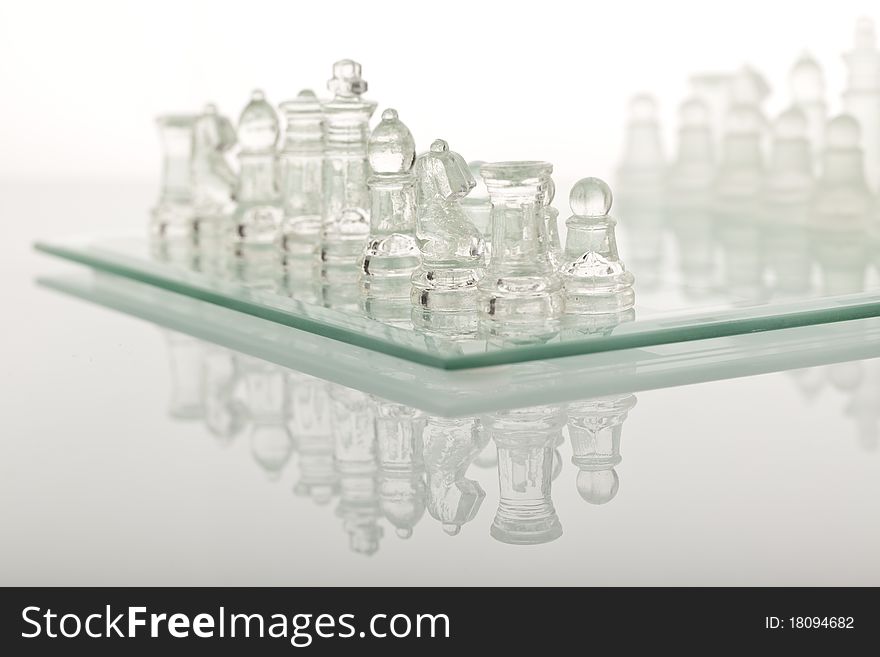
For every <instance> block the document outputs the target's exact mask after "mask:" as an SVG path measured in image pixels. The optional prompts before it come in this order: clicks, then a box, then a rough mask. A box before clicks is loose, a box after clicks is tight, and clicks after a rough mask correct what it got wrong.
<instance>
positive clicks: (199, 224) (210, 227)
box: [192, 104, 238, 250]
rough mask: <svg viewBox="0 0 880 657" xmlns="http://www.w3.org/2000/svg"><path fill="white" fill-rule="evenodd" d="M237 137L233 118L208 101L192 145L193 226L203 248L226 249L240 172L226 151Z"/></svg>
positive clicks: (195, 127)
mask: <svg viewBox="0 0 880 657" xmlns="http://www.w3.org/2000/svg"><path fill="white" fill-rule="evenodd" d="M235 141H236V135H235V128H234V127H233V126H232V123H231V122H230V121H229V119H228V118H226V117H225V116H223V115H221V114H220V113H219V112H218V111H217V107H216V106H214V105H212V104H208V105H206V106H205V108H204V109H203V110H202V113H201V114H200V115H199V116H198V118H197V119H196V120H195V123H194V125H193V145H192V190H193V214H194V218H193V228H194V232H195V238H196V240H197V241H198V243H199V245H200V247H201V248H209V249H217V250H220V249H222V247H223V244H222V241H223V238H225V237H226V233H227V231H228V229H229V221H230V217H231V215H232V213H233V211H234V209H235V201H234V199H233V196H234V194H235V186H236V184H237V182H238V176H236V174H235V171H233V169H232V167H231V166H230V165H229V162H228V161H227V159H226V154H227V153H228V151H229V150H230V149H231V148H232V147H233V146H235Z"/></svg>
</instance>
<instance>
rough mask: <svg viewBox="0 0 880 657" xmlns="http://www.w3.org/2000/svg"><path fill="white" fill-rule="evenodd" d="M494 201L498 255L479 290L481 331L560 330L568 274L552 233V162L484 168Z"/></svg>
mask: <svg viewBox="0 0 880 657" xmlns="http://www.w3.org/2000/svg"><path fill="white" fill-rule="evenodd" d="M480 171H481V175H482V177H483V180H484V181H485V182H486V187H487V188H488V190H489V198H490V200H491V203H492V235H493V239H492V258H491V259H490V260H489V264H488V266H487V267H486V274H485V276H484V277H483V278H482V279H480V282H479V283H478V284H477V288H478V290H479V304H480V305H479V317H480V331H481V332H482V333H483V334H484V335H486V336H487V337H497V338H502V339H504V340H523V341H525V342H531V341H539V340H547V339H550V338H553V337H555V336H557V335H558V333H559V328H560V320H561V319H562V313H563V310H564V306H563V304H564V297H563V291H562V277H561V276H560V275H559V272H558V270H557V268H556V267H555V266H554V258H553V256H552V255H551V248H552V245H551V242H550V237H549V236H548V235H547V216H548V215H547V210H546V208H547V204H546V203H545V198H546V197H547V194H548V193H549V192H551V191H552V189H553V188H552V180H551V178H550V175H551V174H552V173H553V165H552V164H550V163H549V162H536V161H522V162H495V163H492V164H484V165H483V166H482V168H481V169H480Z"/></svg>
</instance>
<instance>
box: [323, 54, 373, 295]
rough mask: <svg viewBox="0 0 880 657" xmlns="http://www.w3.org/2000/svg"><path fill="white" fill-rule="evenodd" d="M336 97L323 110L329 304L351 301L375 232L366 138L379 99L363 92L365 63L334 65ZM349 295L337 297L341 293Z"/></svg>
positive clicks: (332, 87) (332, 88)
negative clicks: (359, 266)
mask: <svg viewBox="0 0 880 657" xmlns="http://www.w3.org/2000/svg"><path fill="white" fill-rule="evenodd" d="M327 88H328V89H329V90H330V91H331V92H333V94H334V96H333V99H332V100H329V101H326V102H324V103H323V104H322V108H323V111H324V176H323V185H324V209H323V212H324V214H323V219H322V237H321V240H322V241H321V261H322V273H323V276H324V277H325V279H326V282H327V287H326V289H325V293H326V295H327V298H326V299H325V303H326V304H327V305H330V306H335V305H340V304H348V303H349V302H350V301H351V300H350V299H349V298H348V297H347V296H346V295H345V291H346V290H345V289H346V288H354V294H355V297H354V303H355V304H356V303H357V289H356V287H354V285H353V283H354V281H355V279H356V277H357V269H356V265H357V261H358V258H359V257H360V255H361V250H362V249H363V246H364V242H366V240H367V236H368V235H369V232H370V209H369V208H370V195H369V191H368V189H367V178H368V177H369V175H370V165H369V163H368V162H367V139H368V137H369V134H370V117H371V116H372V115H373V112H374V111H376V103H375V102H373V101H369V100H364V99H363V98H361V96H362V95H363V94H364V92H366V91H367V82H366V80H364V79H363V78H362V77H361V65H360V64H358V63H357V62H354V61H352V60H350V59H343V60H340V61H338V62H336V63H335V64H334V65H333V78H332V79H331V80H330V81H329V82H328V83H327ZM337 295H342V296H343V297H344V298H342V299H340V300H339V301H338V302H337V301H336V296H337Z"/></svg>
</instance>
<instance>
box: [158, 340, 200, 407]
mask: <svg viewBox="0 0 880 657" xmlns="http://www.w3.org/2000/svg"><path fill="white" fill-rule="evenodd" d="M165 338H166V341H167V343H168V357H169V360H170V364H171V401H170V403H169V406H168V415H170V416H171V417H173V418H175V419H177V420H196V419H199V418H201V417H204V414H205V405H204V399H205V398H204V382H205V379H204V356H205V351H204V345H203V344H202V343H201V342H199V341H198V340H196V339H195V338H191V337H190V336H188V335H183V334H182V333H172V332H170V331H165Z"/></svg>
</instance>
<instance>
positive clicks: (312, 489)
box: [287, 371, 339, 505]
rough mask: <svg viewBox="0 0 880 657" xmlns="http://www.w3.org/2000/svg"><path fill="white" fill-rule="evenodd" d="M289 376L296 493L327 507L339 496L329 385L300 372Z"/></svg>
mask: <svg viewBox="0 0 880 657" xmlns="http://www.w3.org/2000/svg"><path fill="white" fill-rule="evenodd" d="M287 375H288V395H289V400H290V401H289V407H290V420H289V421H288V423H287V426H288V428H289V429H290V433H291V435H292V436H293V437H294V439H295V441H296V444H297V447H298V451H299V477H298V479H297V482H296V484H295V485H294V488H293V492H294V494H296V495H297V496H300V497H309V498H311V499H312V500H313V501H314V502H316V503H317V504H322V505H323V504H327V503H328V502H330V500H332V499H333V497H335V496H336V495H337V494H338V492H339V477H338V476H337V474H336V468H335V463H334V439H333V427H332V422H331V410H330V403H331V402H330V393H329V389H328V384H327V382H326V381H322V380H321V379H316V378H314V377H311V376H308V375H307V374H302V373H300V372H293V371H290V372H288V373H287Z"/></svg>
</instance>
